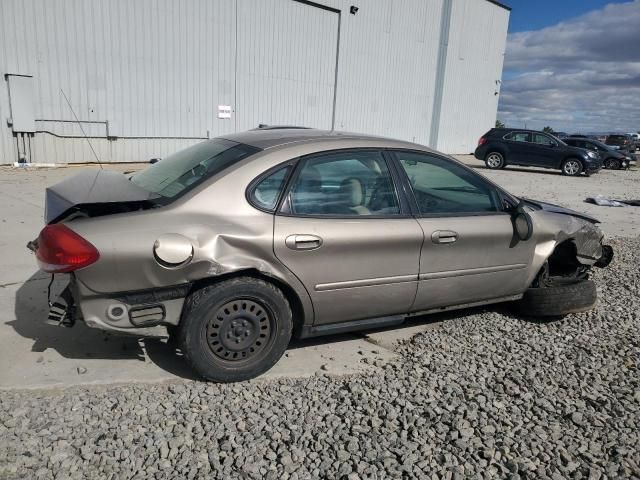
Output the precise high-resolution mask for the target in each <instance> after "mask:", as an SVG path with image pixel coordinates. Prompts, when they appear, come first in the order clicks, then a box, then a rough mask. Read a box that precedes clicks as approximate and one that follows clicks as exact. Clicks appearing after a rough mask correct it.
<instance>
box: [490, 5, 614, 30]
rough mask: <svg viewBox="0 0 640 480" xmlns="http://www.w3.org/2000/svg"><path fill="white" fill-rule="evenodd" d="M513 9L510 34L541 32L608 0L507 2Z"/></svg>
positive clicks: (595, 7)
mask: <svg viewBox="0 0 640 480" xmlns="http://www.w3.org/2000/svg"><path fill="white" fill-rule="evenodd" d="M502 3H504V4H505V5H508V6H509V7H511V8H512V10H511V19H510V21H509V32H524V31H528V30H539V29H541V28H544V27H549V26H551V25H555V24H557V23H560V22H562V21H564V20H568V19H570V18H572V17H577V16H578V15H581V14H583V13H587V12H590V11H592V10H597V9H599V8H602V7H604V6H605V5H606V4H608V3H613V2H611V1H607V0H506V1H505V2H502Z"/></svg>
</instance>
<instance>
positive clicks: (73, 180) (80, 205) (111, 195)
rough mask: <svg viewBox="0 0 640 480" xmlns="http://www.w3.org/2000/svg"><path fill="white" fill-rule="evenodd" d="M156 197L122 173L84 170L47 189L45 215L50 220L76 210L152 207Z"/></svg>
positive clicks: (99, 212) (116, 210)
mask: <svg viewBox="0 0 640 480" xmlns="http://www.w3.org/2000/svg"><path fill="white" fill-rule="evenodd" d="M157 198H159V197H158V195H157V194H154V193H151V192H148V191H147V190H145V189H143V188H142V187H139V186H138V185H136V184H135V183H133V182H131V181H130V180H129V179H128V178H127V177H126V176H125V175H124V174H122V173H119V172H114V171H111V170H85V171H83V172H81V173H79V174H77V175H75V176H73V177H70V178H67V179H65V180H63V181H62V182H60V183H57V184H55V185H53V186H52V187H48V188H47V189H46V193H45V209H44V212H45V213H44V219H45V222H46V223H47V224H49V223H55V222H58V221H60V220H62V219H63V218H65V217H68V216H69V215H71V214H73V213H75V212H82V213H84V214H86V215H88V216H98V215H108V214H112V213H121V212H126V211H131V210H133V209H141V208H151V207H153V206H155V203H154V202H153V201H152V200H153V199H157Z"/></svg>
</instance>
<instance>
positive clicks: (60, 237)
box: [36, 223, 100, 273]
mask: <svg viewBox="0 0 640 480" xmlns="http://www.w3.org/2000/svg"><path fill="white" fill-rule="evenodd" d="M36 258H37V259H38V263H39V264H40V268H42V270H44V271H45V272H49V273H68V272H73V271H74V270H78V269H80V268H84V267H86V266H88V265H91V264H92V263H94V262H96V261H97V260H98V258H100V254H99V253H98V250H96V247H94V246H93V245H92V244H90V243H89V242H87V241H86V240H85V239H84V238H82V237H81V236H80V235H78V234H77V233H76V232H74V231H73V230H71V229H70V228H69V227H66V226H65V225H63V224H61V223H55V224H53V225H47V226H46V227H44V228H43V229H42V231H41V232H40V235H39V236H38V250H37V251H36Z"/></svg>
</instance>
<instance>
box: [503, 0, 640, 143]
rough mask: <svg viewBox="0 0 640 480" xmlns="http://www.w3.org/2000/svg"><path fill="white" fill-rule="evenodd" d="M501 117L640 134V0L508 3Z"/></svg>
mask: <svg viewBox="0 0 640 480" xmlns="http://www.w3.org/2000/svg"><path fill="white" fill-rule="evenodd" d="M504 3H506V4H507V5H509V6H510V7H511V8H512V12H511V21H510V27H509V35H508V37H507V47H506V52H505V64H504V72H503V77H502V80H503V81H502V88H501V92H500V103H499V106H498V118H499V119H500V120H502V121H503V122H505V123H506V124H507V126H513V127H523V126H524V125H525V124H526V126H527V127H528V128H535V129H541V128H543V127H544V126H547V125H548V126H551V127H552V128H554V129H555V130H556V131H568V132H569V133H573V132H613V131H619V132H635V131H640V0H627V1H617V2H615V1H603V0H555V1H553V0H505V2H504Z"/></svg>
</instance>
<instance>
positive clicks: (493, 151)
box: [474, 128, 602, 176]
mask: <svg viewBox="0 0 640 480" xmlns="http://www.w3.org/2000/svg"><path fill="white" fill-rule="evenodd" d="M474 155H475V157H476V158H477V159H479V160H484V162H485V164H486V166H487V167H488V168H491V169H498V168H504V167H506V166H508V165H522V166H526V167H542V168H552V169H555V170H561V171H562V173H563V174H564V175H569V176H576V175H580V174H581V173H584V174H585V175H587V176H588V175H590V174H591V173H595V172H597V171H598V170H600V169H601V168H602V160H601V159H600V156H599V155H598V154H597V153H595V152H593V151H590V150H585V149H582V148H576V147H571V146H569V145H567V144H566V143H564V142H563V141H562V140H560V139H559V138H556V137H554V136H552V135H549V134H547V133H544V132H539V131H536V130H520V129H514V128H492V129H491V130H489V131H488V132H487V133H485V134H484V135H483V136H482V137H481V138H480V140H479V141H478V147H477V148H476V151H475V152H474Z"/></svg>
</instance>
